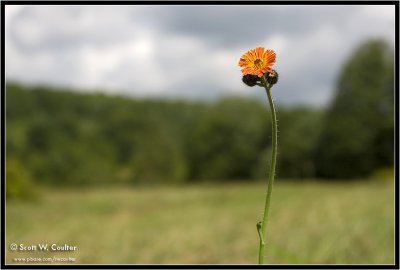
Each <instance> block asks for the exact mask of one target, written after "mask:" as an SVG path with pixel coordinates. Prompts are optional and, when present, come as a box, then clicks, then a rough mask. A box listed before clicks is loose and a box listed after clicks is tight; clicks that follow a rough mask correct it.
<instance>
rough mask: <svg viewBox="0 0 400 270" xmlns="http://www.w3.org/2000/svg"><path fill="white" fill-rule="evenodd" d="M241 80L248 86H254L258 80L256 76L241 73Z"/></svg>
mask: <svg viewBox="0 0 400 270" xmlns="http://www.w3.org/2000/svg"><path fill="white" fill-rule="evenodd" d="M242 81H243V82H244V83H245V84H246V85H248V86H254V85H256V84H257V82H258V76H257V75H252V74H247V75H243V78H242Z"/></svg>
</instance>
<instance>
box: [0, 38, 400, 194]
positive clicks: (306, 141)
mask: <svg viewBox="0 0 400 270" xmlns="http://www.w3.org/2000/svg"><path fill="white" fill-rule="evenodd" d="M388 52H391V49H390V46H389V45H388V44H386V43H385V42H382V41H380V40H372V41H369V42H366V43H365V44H363V45H362V46H361V47H360V48H359V49H358V50H357V51H356V52H355V53H354V54H353V55H352V56H351V57H350V58H349V59H348V61H347V62H346V63H345V65H344V66H343V69H342V71H341V73H340V74H339V76H338V80H337V83H336V92H335V96H334V98H333V100H332V102H331V103H330V104H329V106H327V107H325V108H313V107H306V106H297V107H288V106H286V107H285V106H280V105H279V104H278V106H277V110H278V121H279V152H278V163H277V177H278V178H280V179H295V180H301V179H306V178H307V179H309V178H313V179H318V180H321V181H325V180H332V179H334V180H341V181H349V180H351V179H361V178H366V177H369V176H371V175H373V174H376V173H379V172H382V171H383V172H385V171H391V170H392V168H393V162H394V120H395V119H394V102H395V99H394V62H393V55H392V54H391V53H388ZM5 97H6V108H5V109H6V123H5V124H6V164H7V167H6V168H7V170H6V176H7V194H8V196H9V197H13V196H19V195H18V194H21V193H24V192H27V191H26V190H28V189H27V188H26V187H29V186H33V185H35V184H39V185H49V186H82V185H96V186H97V185H109V184H131V185H149V184H151V185H152V184H172V183H174V184H181V183H190V182H200V181H214V182H215V181H218V182H221V181H224V182H225V181H253V180H257V179H262V178H264V177H265V176H266V173H267V169H268V167H267V165H268V164H269V162H268V159H269V157H270V154H269V151H270V143H271V142H270V134H271V130H270V129H271V123H270V115H269V109H268V107H267V103H266V101H265V100H254V99H249V98H243V97H233V96H232V97H223V98H221V99H219V100H216V101H212V102H211V101H210V102H205V101H202V102H200V101H198V102H195V101H185V100H165V99H161V98H160V99H154V98H153V99H138V98H133V97H126V96H125V97H124V96H117V95H108V94H105V93H102V92H92V93H84V92H80V91H77V89H67V88H62V87H58V88H57V87H50V86H46V85H24V84H20V83H18V82H8V83H7V84H6V90H5Z"/></svg>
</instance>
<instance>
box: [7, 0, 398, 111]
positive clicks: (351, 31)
mask: <svg viewBox="0 0 400 270" xmlns="http://www.w3.org/2000/svg"><path fill="white" fill-rule="evenodd" d="M5 12H6V13H5V15H6V16H5V20H6V25H5V27H6V33H5V35H6V40H5V45H6V46H5V51H6V59H5V60H6V62H5V64H6V78H7V79H10V80H17V81H20V82H24V83H41V84H43V83H45V84H51V85H60V86H67V87H73V88H80V89H82V90H84V91H94V90H96V89H104V91H107V92H110V93H118V94H120V93H121V94H126V95H132V96H138V97H168V98H187V99H214V98H218V97H221V96H224V95H247V96H253V97H257V98H265V97H264V93H263V91H262V89H261V88H258V87H253V88H250V87H247V86H245V85H243V83H242V82H241V72H240V68H239V67H238V60H239V58H240V56H241V55H242V54H243V53H245V52H246V51H248V50H249V49H252V48H255V47H259V46H262V47H265V48H270V49H273V50H275V51H276V53H277V62H276V65H275V69H276V70H277V71H278V72H279V75H280V81H279V83H278V84H277V85H276V86H274V89H273V92H274V94H273V95H274V97H275V100H276V102H278V103H279V104H284V105H293V104H308V105H317V106H319V105H324V104H326V103H327V102H329V100H330V98H331V97H332V94H333V91H334V88H335V85H334V84H335V79H336V78H337V76H338V74H339V72H340V69H341V67H342V65H343V63H344V62H345V61H346V58H347V57H349V56H350V55H351V54H352V52H353V51H354V50H355V49H356V48H357V47H358V46H359V45H360V44H361V43H362V42H363V41H365V40H367V39H369V38H384V39H386V40H388V42H389V43H391V44H393V46H394V31H395V8H394V5H392V6H390V5H386V6H383V5H382V6H378V5H375V6H365V5H364V6H362V5H359V6H347V5H346V6H339V5H338V6H336V5H335V6H327V5H324V6H312V5H304V6H294V5H291V6H283V5H271V6H266V5H259V6H257V5H252V6H243V5H231V6H228V5H223V6H194V5H175V6H146V5H136V6H129V5H124V6H106V5H104V6H72V5H70V6H61V5H57V6H47V5H42V6H22V5H19V6H16V5H7V6H6V9H5Z"/></svg>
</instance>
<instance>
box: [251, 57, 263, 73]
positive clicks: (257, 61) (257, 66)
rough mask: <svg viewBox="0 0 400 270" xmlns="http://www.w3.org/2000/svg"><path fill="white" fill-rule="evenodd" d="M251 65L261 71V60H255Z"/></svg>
mask: <svg viewBox="0 0 400 270" xmlns="http://www.w3.org/2000/svg"><path fill="white" fill-rule="evenodd" d="M253 65H254V68H255V69H258V70H261V69H262V67H263V61H261V59H256V60H255V61H254V63H253Z"/></svg>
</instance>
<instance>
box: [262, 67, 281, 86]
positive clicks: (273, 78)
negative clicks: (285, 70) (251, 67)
mask: <svg viewBox="0 0 400 270" xmlns="http://www.w3.org/2000/svg"><path fill="white" fill-rule="evenodd" d="M264 77H265V79H266V80H267V82H268V83H269V84H270V85H274V84H276V83H277V82H278V78H279V75H278V72H276V70H274V69H273V70H272V71H271V72H267V73H265V74H264Z"/></svg>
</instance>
